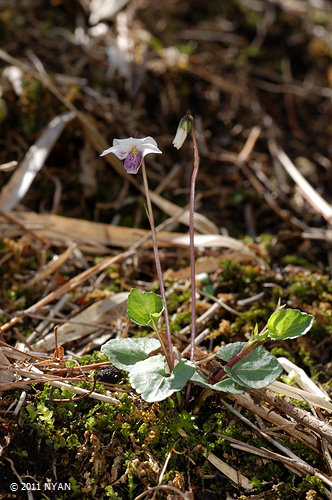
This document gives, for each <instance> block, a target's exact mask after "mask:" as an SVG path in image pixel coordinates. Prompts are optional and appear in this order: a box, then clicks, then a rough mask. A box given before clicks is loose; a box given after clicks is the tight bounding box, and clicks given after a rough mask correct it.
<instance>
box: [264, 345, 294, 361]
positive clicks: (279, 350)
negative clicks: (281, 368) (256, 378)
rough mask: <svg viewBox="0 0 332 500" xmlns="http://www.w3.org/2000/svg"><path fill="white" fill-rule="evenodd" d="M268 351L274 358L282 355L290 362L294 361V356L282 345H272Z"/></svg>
mask: <svg viewBox="0 0 332 500" xmlns="http://www.w3.org/2000/svg"><path fill="white" fill-rule="evenodd" d="M270 352H271V354H272V356H275V357H276V358H279V357H284V358H287V359H288V360H289V361H291V362H292V363H295V361H296V360H295V358H294V356H292V355H291V353H290V352H289V351H287V350H286V349H283V348H282V347H273V348H272V349H271V351H270Z"/></svg>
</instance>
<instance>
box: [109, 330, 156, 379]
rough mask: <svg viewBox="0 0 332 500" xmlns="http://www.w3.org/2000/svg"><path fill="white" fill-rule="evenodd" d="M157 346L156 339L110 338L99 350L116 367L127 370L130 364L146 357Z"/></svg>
mask: <svg viewBox="0 0 332 500" xmlns="http://www.w3.org/2000/svg"><path fill="white" fill-rule="evenodd" d="M159 347H160V342H159V340H158V339H148V338H139V339H111V340H109V341H108V342H106V344H104V345H103V346H102V348H101V351H102V352H103V353H104V354H105V356H107V357H108V359H109V360H110V362H111V363H112V364H113V365H114V366H115V367H116V368H119V370H125V371H129V369H130V367H131V366H133V365H134V364H135V363H138V362H139V361H143V360H144V359H146V358H147V357H148V356H149V354H150V353H151V352H153V351H156V350H157V349H159Z"/></svg>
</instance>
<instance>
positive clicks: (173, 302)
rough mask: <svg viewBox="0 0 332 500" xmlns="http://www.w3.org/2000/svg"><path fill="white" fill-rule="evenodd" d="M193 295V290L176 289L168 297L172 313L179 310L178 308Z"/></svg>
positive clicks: (169, 308)
mask: <svg viewBox="0 0 332 500" xmlns="http://www.w3.org/2000/svg"><path fill="white" fill-rule="evenodd" d="M190 296H191V291H190V290H185V291H179V290H176V291H174V292H173V293H172V294H171V295H170V296H169V297H168V298H167V304H168V310H169V312H170V313H174V312H176V311H177V309H178V308H179V307H180V306H181V305H182V304H183V303H184V302H186V301H187V300H188V299H189V298H190Z"/></svg>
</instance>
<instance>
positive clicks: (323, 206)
mask: <svg viewBox="0 0 332 500" xmlns="http://www.w3.org/2000/svg"><path fill="white" fill-rule="evenodd" d="M268 144H269V148H270V151H271V154H272V155H273V156H274V158H276V159H277V160H278V161H279V162H280V163H281V165H282V166H283V167H284V169H285V170H286V172H287V173H288V174H289V175H290V176H291V178H292V179H293V181H294V182H295V183H296V184H297V185H298V187H299V189H300V191H301V193H302V196H303V197H304V198H305V199H306V200H307V202H308V203H309V204H310V205H311V206H312V207H313V208H314V209H315V210H317V211H318V212H319V213H320V214H321V215H322V216H323V217H324V219H326V220H327V222H328V223H329V224H332V207H331V205H329V204H328V203H327V202H326V201H325V200H324V198H322V197H321V196H320V195H319V194H318V193H317V191H315V190H314V188H313V187H312V186H311V184H309V182H308V181H307V180H306V179H305V178H304V177H303V175H302V174H301V173H300V172H299V171H298V169H297V168H296V167H295V165H294V163H293V162H292V161H291V160H290V159H289V157H288V156H287V155H286V153H285V152H284V151H283V150H282V149H281V148H279V147H278V146H277V144H276V142H275V140H274V139H270V141H269V143H268Z"/></svg>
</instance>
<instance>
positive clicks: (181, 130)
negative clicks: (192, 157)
mask: <svg viewBox="0 0 332 500" xmlns="http://www.w3.org/2000/svg"><path fill="white" fill-rule="evenodd" d="M193 121H194V118H193V116H192V114H191V113H190V111H187V113H186V114H185V116H184V117H183V118H181V120H180V123H179V125H178V128H177V131H176V135H175V137H174V141H173V146H174V147H175V148H176V149H180V148H181V146H182V144H183V143H184V141H185V140H186V137H187V135H188V134H189V132H190V130H191V127H192V125H193Z"/></svg>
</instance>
